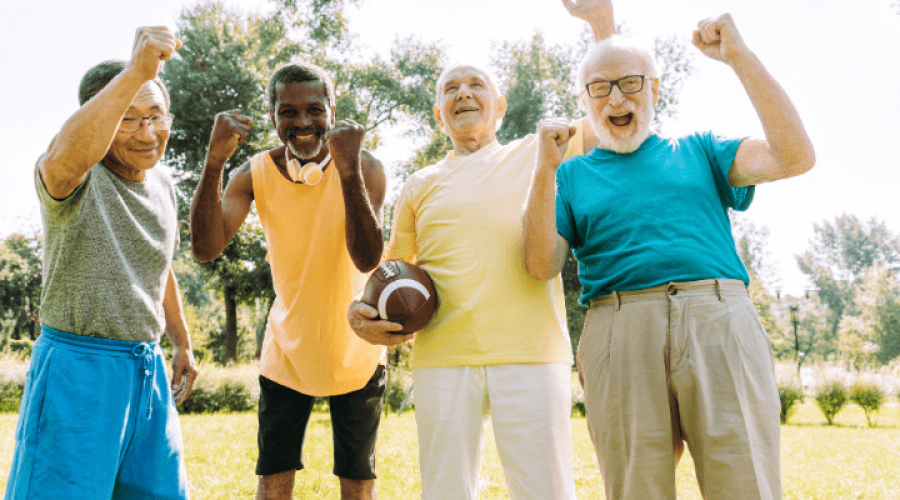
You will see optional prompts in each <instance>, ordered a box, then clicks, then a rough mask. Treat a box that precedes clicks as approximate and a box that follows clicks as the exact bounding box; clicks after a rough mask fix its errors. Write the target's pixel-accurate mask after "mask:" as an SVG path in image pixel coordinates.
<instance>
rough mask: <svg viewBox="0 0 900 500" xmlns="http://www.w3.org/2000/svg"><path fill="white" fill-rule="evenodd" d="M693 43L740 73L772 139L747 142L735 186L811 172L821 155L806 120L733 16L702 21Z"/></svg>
mask: <svg viewBox="0 0 900 500" xmlns="http://www.w3.org/2000/svg"><path fill="white" fill-rule="evenodd" d="M693 43H694V45H695V46H697V48H699V49H700V50H701V51H702V52H703V54H705V55H706V56H707V57H710V58H712V59H715V60H717V61H721V62H723V63H725V64H727V65H728V66H730V67H731V68H732V69H733V70H734V72H735V74H736V75H737V77H738V79H739V80H740V81H741V84H742V85H743V86H744V89H745V90H746V91H747V96H748V97H750V102H751V103H752V104H753V108H754V109H755V110H756V114H757V115H758V116H759V120H760V122H761V123H762V126H763V132H764V134H765V137H766V138H765V140H764V141H763V140H745V141H743V142H742V143H741V145H740V147H738V150H737V154H736V155H735V158H734V162H733V163H732V166H731V171H730V172H729V173H728V182H729V184H731V186H733V187H741V186H749V185H755V184H761V183H763V182H771V181H776V180H779V179H784V178H787V177H793V176H795V175H800V174H803V173H805V172H807V171H809V170H810V169H811V168H812V167H813V165H814V164H815V162H816V154H815V150H814V149H813V145H812V142H811V141H810V139H809V136H808V135H807V134H806V129H805V128H804V127H803V122H802V121H801V120H800V115H799V114H798V113H797V109H796V108H794V105H793V103H792V102H791V100H790V98H789V97H788V95H787V93H785V91H784V89H782V88H781V86H780V85H779V84H778V82H777V81H775V78H773V77H772V75H771V74H769V72H768V71H767V70H766V68H765V67H764V66H763V64H762V62H760V60H759V58H757V57H756V54H754V53H753V52H752V51H751V50H750V49H749V48H748V47H747V45H746V44H745V43H744V40H743V39H742V38H741V34H740V33H739V32H738V30H737V27H736V26H735V24H734V20H733V19H732V18H731V15H730V14H723V15H721V16H719V17H717V18H715V19H706V20H703V21H700V23H698V29H697V30H696V31H694V38H693Z"/></svg>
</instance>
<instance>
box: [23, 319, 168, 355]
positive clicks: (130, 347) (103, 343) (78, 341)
mask: <svg viewBox="0 0 900 500" xmlns="http://www.w3.org/2000/svg"><path fill="white" fill-rule="evenodd" d="M41 338H45V339H46V341H49V342H54V343H60V344H66V345H70V346H73V347H80V348H85V349H92V350H95V351H109V352H110V353H128V354H132V355H135V356H142V355H143V354H145V353H147V352H148V351H155V350H157V348H158V347H159V344H157V343H151V342H135V341H132V340H116V339H105V338H102V337H89V336H87V335H76V334H74V333H68V332H63V331H60V330H57V329H55V328H51V327H49V326H47V325H43V324H42V325H41ZM38 340H40V339H38Z"/></svg>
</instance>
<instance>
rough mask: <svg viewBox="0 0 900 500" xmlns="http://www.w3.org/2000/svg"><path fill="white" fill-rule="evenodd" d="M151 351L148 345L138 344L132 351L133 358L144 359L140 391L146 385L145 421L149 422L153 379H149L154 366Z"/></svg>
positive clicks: (151, 409) (151, 407)
mask: <svg viewBox="0 0 900 500" xmlns="http://www.w3.org/2000/svg"><path fill="white" fill-rule="evenodd" d="M152 352H153V350H152V349H151V348H150V346H149V345H148V344H138V345H137V346H135V347H134V349H133V350H132V353H134V357H135V358H141V357H142V358H144V367H143V368H144V378H143V380H142V381H141V390H143V389H144V386H145V384H146V389H147V420H150V416H151V413H152V411H153V406H152V405H151V404H150V403H151V400H152V399H153V379H152V378H151V377H150V374H151V369H153V370H154V371H155V365H154V363H153V354H152Z"/></svg>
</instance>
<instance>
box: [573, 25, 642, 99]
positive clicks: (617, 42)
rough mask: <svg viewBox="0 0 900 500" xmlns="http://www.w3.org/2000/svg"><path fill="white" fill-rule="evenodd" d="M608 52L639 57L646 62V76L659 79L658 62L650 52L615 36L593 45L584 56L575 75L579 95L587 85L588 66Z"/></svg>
mask: <svg viewBox="0 0 900 500" xmlns="http://www.w3.org/2000/svg"><path fill="white" fill-rule="evenodd" d="M607 51H620V52H627V53H629V54H631V55H634V56H637V57H639V58H640V59H641V61H643V62H644V67H645V68H646V70H647V74H646V76H648V77H652V78H659V72H658V71H657V70H656V60H655V59H654V57H653V55H652V54H651V53H650V51H649V50H647V49H645V48H644V47H642V46H641V45H639V44H637V43H635V42H634V41H633V40H631V39H629V38H626V37H624V36H621V35H613V36H611V37H609V38H605V39H603V40H600V41H599V42H597V43H595V44H593V45H592V46H591V48H590V49H589V50H588V52H587V54H586V55H585V56H584V59H582V60H581V64H579V65H578V73H576V74H575V84H576V86H577V88H578V92H579V93H581V91H582V90H584V86H585V85H586V84H587V81H586V79H587V76H586V75H585V73H587V67H588V64H590V63H591V62H592V61H594V60H596V59H597V58H598V57H601V56H602V55H603V54H604V53H605V52H607Z"/></svg>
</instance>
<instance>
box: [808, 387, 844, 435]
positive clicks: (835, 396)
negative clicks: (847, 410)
mask: <svg viewBox="0 0 900 500" xmlns="http://www.w3.org/2000/svg"><path fill="white" fill-rule="evenodd" d="M815 400H816V404H817V405H818V406H819V409H820V410H822V414H824V415H825V420H826V421H828V425H834V416H835V415H837V413H838V412H839V411H841V408H843V407H844V405H845V404H846V403H847V400H848V392H847V386H845V385H844V383H843V382H840V381H838V380H831V381H827V382H824V383H822V384H821V385H819V386H818V387H816V390H815Z"/></svg>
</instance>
